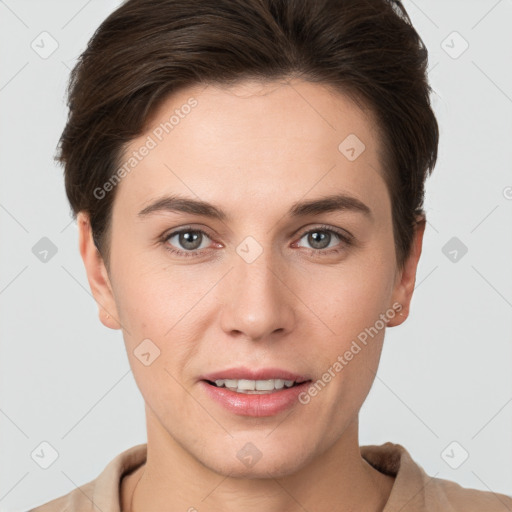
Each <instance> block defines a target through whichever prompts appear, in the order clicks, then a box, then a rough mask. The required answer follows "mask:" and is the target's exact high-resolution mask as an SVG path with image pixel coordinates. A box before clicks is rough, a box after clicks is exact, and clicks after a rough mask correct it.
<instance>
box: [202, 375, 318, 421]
mask: <svg viewBox="0 0 512 512" xmlns="http://www.w3.org/2000/svg"><path fill="white" fill-rule="evenodd" d="M201 385H202V386H203V388H204V390H205V392H206V393H207V394H208V395H209V396H210V398H212V399H213V400H215V401H217V402H218V403H219V404H221V405H222V406H224V407H225V408H226V409H227V410H228V411H231V412H233V413H235V414H239V415H241V416H253V417H262V416H273V415H274V414H278V413H280V412H282V411H285V410H286V409H288V408H290V407H291V406H292V405H294V404H295V403H296V402H297V401H298V397H299V395H300V394H301V393H302V392H303V391H304V390H305V389H306V388H307V387H308V386H309V385H310V381H308V382H303V383H302V384H299V385H298V386H293V387H291V388H283V389H280V390H279V391H273V392H272V393H263V394H248V393H237V392H236V391H231V390H230V389H227V388H218V387H217V386H213V385H211V384H208V382H206V381H204V380H203V381H201Z"/></svg>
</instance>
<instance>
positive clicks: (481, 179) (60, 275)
mask: <svg viewBox="0 0 512 512" xmlns="http://www.w3.org/2000/svg"><path fill="white" fill-rule="evenodd" d="M404 3H405V6H406V8H407V9H408V11H409V13H410V15H411V17H412V20H413V23H414V24H415V27H416V28H417V30H418V32H419V33H420V35H421V36H422V38H423V40H424V41H425V43H426V44H427V46H428V48H429V52H430V71H429V76H430V80H431V84H432V86H433V88H434V90H435V95H434V96H433V102H434V107H435V111H436V114H437V116H438V120H439V123H440V127H441V140H440V153H439V162H438V164H437V167H436V169H435V170H434V173H433V175H432V177H431V178H430V179H429V181H428V185H427V199H426V211H427V217H428V221H429V224H428V227H427V231H426V234H425V241H424V249H423V255H422V258H421V260H420V265H419V270H418V277H417V289H416V291H415V296H414V298H413V302H412V312H411V315H410V317H409V319H408V320H407V321H406V323H405V324H404V325H402V326H400V327H396V328H391V329H388V331H387V333H386V342H385V344H384V350H383V354H382V360H381V365H380V368H379V372H378V376H377V378H376V380H375V383H374V385H373V388H372V390H371V392H370V395H369V397H368V399H367V401H366V403H365V404H364V406H363V409H362V412H361V430H360V442H361V444H381V443H384V442H386V441H392V442H396V443H399V444H402V445H403V446H405V447H406V448H407V449H408V450H409V452H410V453H411V455H412V457H413V458H414V459H415V460H416V461H417V462H418V463H419V464H420V465H422V466H423V468H424V469H425V471H426V472H427V473H428V474H429V475H431V476H436V477H439V478H446V479H449V480H453V481H456V482H458V483H460V484H461V485H463V486H466V487H473V488H477V489H482V490H492V491H495V492H501V493H505V494H509V495H512V462H511V461H512V435H511V434H512V378H511V375H512V344H511V340H512V322H511V318H512V265H511V262H512V259H511V256H512V229H511V217H512V172H511V164H512V142H511V135H512V99H511V98H512V71H511V66H510V64H511V62H512V35H511V33H510V31H509V26H510V22H511V21H512V2H511V1H510V0H508V1H507V0H500V1H496V0H479V1H476V0H473V1H468V0H458V1H454V0H448V1H446V0H444V1H441V0H438V1H427V0H424V1H420V0H415V1H414V2H412V1H410V0H405V2H404ZM117 5H119V2H117V1H114V0H109V1H106V0H89V1H88V2H87V1H83V0H72V1H71V0H68V1H66V2H64V1H61V2H58V1H55V0H53V1H49V0H47V1H45V2H41V1H36V0H34V1H28V0H6V1H0V59H1V68H0V69H1V73H0V141H1V149H2V150H1V151H0V169H1V187H0V227H1V251H0V269H1V272H0V336H1V337H0V343H1V348H0V349H1V357H0V394H1V395H0V405H1V407H0V429H1V430H0V431H1V432H2V436H1V439H0V461H1V463H0V511H7V510H8V511H22V510H27V509H28V508H30V507H33V506H35V505H39V504H42V503H43V502H46V501H48V500H50V499H53V498H56V497H58V496H61V495H63V494H66V493H68V492H69V491H71V490H72V489H74V488H75V487H76V486H79V485H82V484H84V483H85V482H87V481H89V480H92V479H93V478H96V477H97V476H98V474H99V473H100V472H101V471H102V470H103V468H104V467H105V465H106V464H107V463H108V462H109V461H110V460H111V459H112V458H113V457H114V456H115V455H117V454H118V453H120V452H121V451H123V450H125V449H126V448H128V447H130V446H133V445H135V444H138V443H141V442H145V441H146V436H145V422H144V409H143V404H144V403H143V400H142V397H141V396H140V392H139V391H138V388H137V387H136V385H135V382H134V380H133V377H132V374H131V371H130V369H129V365H128V360H127V356H126V354H125V349H124V345H123V342H122V337H121V333H120V332H119V331H111V330H109V329H107V328H105V327H103V325H102V324H100V322H99V320H98V318H97V310H96V304H95V302H94V300H93V299H92V296H91V295H90V291H89V287H88V284H87V280H86V275H85V271H84V268H83V265H82V261H81V259H80V256H79V252H78V246H77V230H76V226H75V223H74V222H71V217H70V215H69V206H68V203H67V200H66V197H65V194H64V187H63V179H62V170H61V169H60V168H59V167H57V166H56V165H55V164H54V162H53V156H54V152H55V146H56V144H57V141H58V138H59V135H60V133H61V131H62V129H63V127H64V123H65V119H66V115H67V110H66V106H65V103H64V91H65V87H66V83H67V79H68V74H69V71H70V69H71V68H72V67H73V65H74V63H75V60H76V58H77V57H78V55H79V54H80V53H81V51H82V50H83V49H84V47H85V44H86V42H87V40H88V39H89V38H90V36H91V35H92V33H93V31H94V30H95V29H96V27H97V26H98V25H99V24H100V23H101V21H102V20H103V19H104V18H105V17H106V16H107V15H108V14H109V13H110V12H111V11H112V10H113V9H114V8H115V7H117ZM43 31H46V32H48V33H49V34H50V35H51V37H49V36H40V34H41V33H42V32H43ZM454 31H456V32H458V33H459V34H460V37H459V36H458V35H457V34H455V35H454V34H453V32H454ZM42 38H45V39H44V40H43V39H42ZM461 38H463V39H461ZM52 39H53V40H55V41H56V42H57V43H58V48H57V49H56V50H55V51H54V52H53V53H52V54H51V55H49V56H45V57H46V58H43V57H41V56H40V53H37V52H36V51H35V50H34V49H33V48H32V47H31V44H32V45H33V46H36V45H39V50H38V51H39V52H42V51H49V49H51V44H52ZM464 40H465V41H467V43H468V44H469V47H468V48H467V50H466V51H464V52H463V53H462V54H460V55H459V53H460V52H461V50H462V49H463V48H464ZM41 41H43V42H41ZM33 42H34V43H33ZM53 44H54V43H53ZM36 47H37V46H36ZM455 57H456V58H455ZM43 237H47V238H48V239H49V240H51V242H52V243H53V244H54V246H55V248H56V250H57V252H56V253H55V254H54V255H53V256H52V253H51V252H50V253H49V254H48V256H47V260H48V261H47V262H42V261H40V260H39V259H38V258H37V257H36V255H35V254H34V253H33V251H32V249H33V247H34V246H36V244H37V243H40V244H41V243H42V244H44V243H47V242H40V240H41V238H43ZM453 237H457V240H456V241H455V242H453V241H452V242H451V244H453V243H455V245H454V246H453V247H452V246H451V245H448V246H446V244H447V243H448V242H449V241H450V240H451V239H452V238H453ZM461 244H464V245H465V246H466V247H467V253H466V254H465V255H463V256H462V252H461V251H460V247H461ZM457 246H459V247H458V249H457ZM454 247H455V248H456V249H457V250H458V253H457V261H452V259H453V256H454V253H452V254H451V255H450V251H452V250H453V249H454ZM443 248H444V249H443ZM36 252H37V251H36ZM445 253H446V254H445ZM454 441H455V442H456V443H457V444H455V445H454V444H451V443H452V442H454ZM42 442H47V443H49V444H50V445H51V446H53V447H54V449H55V450H56V451H57V453H58V458H57V459H56V460H55V462H54V463H53V464H52V465H51V466H50V467H48V469H43V468H42V467H40V464H41V463H43V464H44V461H40V462H39V464H38V463H36V461H35V459H37V458H36V457H34V458H33V457H32V456H31V454H32V453H33V452H34V451H36V452H37V451H38V450H40V445H41V443H42ZM43 446H44V445H43ZM447 447H449V448H448V449H447V450H445V449H446V448H447ZM466 452H467V453H468V454H469V457H468V458H467V460H465V461H464V462H463V463H462V464H461V465H460V466H459V467H458V468H457V469H453V467H451V466H450V465H449V463H450V464H451V465H452V466H453V465H457V463H458V462H460V461H461V460H462V458H463V457H464V455H465V453H466ZM45 453H47V454H48V453H50V452H49V449H46V450H45ZM443 454H444V455H443ZM448 462H449V463H448Z"/></svg>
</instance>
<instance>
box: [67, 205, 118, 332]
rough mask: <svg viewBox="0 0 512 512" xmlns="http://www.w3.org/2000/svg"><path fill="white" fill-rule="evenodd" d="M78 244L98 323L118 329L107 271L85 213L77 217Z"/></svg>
mask: <svg viewBox="0 0 512 512" xmlns="http://www.w3.org/2000/svg"><path fill="white" fill-rule="evenodd" d="M76 220H77V227H78V244H79V247H80V254H81V256H82V260H83V262H84V266H85V271H86V272H87V280H88V281H89V286H90V288H91V292H92V295H93V297H94V300H95V301H96V303H97V304H98V314H99V318H100V321H101V323H102V324H103V325H105V326H106V327H110V328H111V329H120V328H121V324H120V322H119V320H118V318H119V315H118V312H117V307H116V303H115V300H114V294H113V293H112V286H111V284H110V279H109V277H108V273H107V269H106V268H105V263H104V262H103V258H102V256H101V254H100V252H99V251H98V249H97V247H96V245H95V244H94V240H93V238H92V229H91V224H90V222H89V215H88V214H87V213H86V212H79V213H78V215H77V219H76Z"/></svg>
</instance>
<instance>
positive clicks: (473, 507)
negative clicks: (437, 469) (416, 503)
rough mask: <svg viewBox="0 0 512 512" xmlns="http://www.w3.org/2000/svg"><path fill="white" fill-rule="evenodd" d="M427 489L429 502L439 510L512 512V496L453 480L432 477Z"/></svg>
mask: <svg viewBox="0 0 512 512" xmlns="http://www.w3.org/2000/svg"><path fill="white" fill-rule="evenodd" d="M427 478H428V477H427ZM425 490H426V500H427V503H432V504H436V506H437V507H438V508H439V510H446V511H450V512H451V511H461V512H462V511H463V512H484V511H485V512H512V497H511V496H508V495H506V494H501V493H496V492H491V491H481V490H477V489H470V488H467V487H462V486H461V485H459V484H457V483H456V482H452V481H451V480H444V479H441V478H431V481H430V485H427V487H426V489H425Z"/></svg>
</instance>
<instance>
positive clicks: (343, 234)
mask: <svg viewBox="0 0 512 512" xmlns="http://www.w3.org/2000/svg"><path fill="white" fill-rule="evenodd" d="M187 231H194V232H196V233H201V234H202V235H206V236H207V237H208V238H209V239H210V240H212V241H214V237H213V236H211V235H210V234H209V233H208V231H207V230H206V229H204V228H197V227H194V226H191V225H188V226H187V225H185V226H182V227H179V228H175V229H172V230H170V231H166V232H165V233H164V234H163V235H162V237H161V241H162V243H163V244H164V245H165V246H166V249H167V250H168V251H169V252H171V253H173V254H175V255H179V256H180V257H181V256H184V257H193V256H200V255H201V254H204V253H205V252H210V251H211V250H212V248H205V249H195V250H193V251H187V250H184V249H178V248H175V247H173V246H170V244H169V243H168V241H169V239H170V238H172V237H174V236H176V235H179V234H180V233H182V232H187ZM315 231H325V232H330V233H334V234H335V235H336V236H337V237H338V238H339V239H340V244H339V245H343V244H345V245H346V246H351V245H354V244H355V238H354V236H353V235H352V234H351V233H349V232H348V231H346V230H343V229H341V228H336V227H334V226H328V225H325V224H319V225H316V226H313V227H311V228H308V229H305V230H304V231H299V234H297V235H295V237H298V238H297V240H296V241H295V242H293V245H296V244H297V243H298V242H300V240H301V239H302V238H303V237H304V236H305V235H307V234H309V233H314V232H315ZM216 243H217V245H222V244H220V243H219V242H216ZM337 247H338V246H335V247H334V248H333V247H331V248H325V249H310V248H308V247H304V248H303V249H304V250H306V251H309V253H310V254H314V255H315V256H323V255H327V254H332V253H340V252H342V251H343V250H345V249H346V248H347V247H344V248H337Z"/></svg>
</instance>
